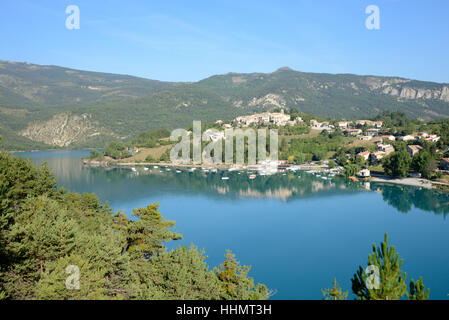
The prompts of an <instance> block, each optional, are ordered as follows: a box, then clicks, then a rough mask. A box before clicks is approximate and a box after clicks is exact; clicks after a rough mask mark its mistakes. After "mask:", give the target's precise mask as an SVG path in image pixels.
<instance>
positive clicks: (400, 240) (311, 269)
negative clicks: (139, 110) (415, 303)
mask: <svg viewBox="0 0 449 320" xmlns="http://www.w3.org/2000/svg"><path fill="white" fill-rule="evenodd" d="M20 154H21V155H22V156H29V157H30V158H31V159H32V161H33V163H35V164H41V163H42V162H44V161H45V162H47V163H48V165H49V167H50V168H51V169H52V171H53V173H54V175H55V177H56V178H57V180H58V183H59V185H61V186H64V187H65V188H66V189H68V190H70V191H75V192H88V193H91V192H94V193H96V194H97V195H98V196H99V197H100V199H101V200H102V201H108V203H109V205H110V206H111V207H112V208H114V209H115V210H119V209H120V210H122V211H125V212H126V213H127V214H131V213H132V209H133V208H136V207H139V206H146V205H147V204H149V203H153V202H158V203H159V204H160V208H159V210H160V211H161V213H162V215H163V216H165V217H167V219H169V220H175V221H176V230H177V231H178V232H180V233H182V235H183V237H184V239H183V240H180V241H175V242H172V243H168V244H167V246H168V247H169V248H174V247H176V246H178V245H190V244H191V243H194V244H195V245H197V246H198V247H199V248H204V249H205V251H206V254H207V256H208V259H207V262H208V264H209V266H211V267H212V266H217V265H219V264H220V263H221V262H222V261H223V259H224V254H225V251H226V249H231V250H232V251H233V253H235V254H236V256H237V259H238V260H239V261H240V262H241V263H242V264H245V265H251V266H252V268H251V271H250V276H252V277H253V278H254V279H255V281H256V282H262V283H265V284H266V285H267V286H268V287H269V288H270V289H273V290H275V292H276V294H275V295H274V296H273V297H272V299H321V298H322V294H321V288H326V287H329V286H331V284H332V281H333V279H334V278H337V281H338V282H339V283H340V285H341V286H342V287H343V289H344V290H348V291H349V292H350V298H353V297H354V296H353V295H352V293H351V281H350V279H351V277H352V276H353V274H354V273H355V272H356V270H357V269H358V266H359V265H361V266H363V267H364V268H365V267H366V264H367V260H368V254H369V253H371V250H372V243H376V244H379V243H380V242H381V241H382V240H383V236H384V233H385V232H388V235H389V242H390V244H392V245H395V246H396V249H397V251H398V252H399V254H400V256H401V257H402V258H403V259H404V264H403V266H402V270H404V271H406V272H407V279H410V278H415V279H417V278H419V277H420V276H422V277H423V279H424V284H425V285H426V286H427V287H429V288H430V297H431V299H448V298H449V296H448V294H449V274H448V269H449V268H448V267H449V250H448V245H449V222H448V217H447V215H448V213H449V195H448V194H445V193H442V192H439V191H434V190H425V189H419V188H414V187H406V186H393V185H387V184H376V183H371V184H369V183H365V184H363V183H354V182H348V181H346V180H344V179H342V178H333V179H332V180H331V181H330V180H324V179H322V178H320V177H316V176H314V175H312V174H308V173H305V172H299V171H297V172H296V173H292V174H289V173H286V174H285V175H283V174H282V173H280V174H276V175H273V176H257V178H256V179H254V180H250V179H249V178H248V174H247V173H245V172H242V173H241V174H238V172H227V171H226V172H223V171H221V172H220V171H219V172H217V173H203V172H201V170H196V171H195V172H194V173H189V172H188V171H187V170H183V171H182V172H181V173H176V172H175V170H173V169H172V170H171V171H167V168H158V169H154V168H152V169H151V170H148V171H144V170H143V168H142V167H140V168H139V167H136V168H137V172H133V171H132V170H131V169H130V168H119V169H110V168H109V169H105V168H89V167H85V166H83V164H82V162H81V161H80V158H81V157H83V156H87V155H88V152H87V151H46V152H30V153H20ZM223 175H225V176H228V177H230V179H229V180H222V179H221V176H223ZM407 282H408V281H407Z"/></svg>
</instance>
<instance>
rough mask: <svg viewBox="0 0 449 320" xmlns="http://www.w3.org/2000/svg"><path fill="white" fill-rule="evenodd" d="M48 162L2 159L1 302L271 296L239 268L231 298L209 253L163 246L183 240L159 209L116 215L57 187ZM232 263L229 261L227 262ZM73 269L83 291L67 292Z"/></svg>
mask: <svg viewBox="0 0 449 320" xmlns="http://www.w3.org/2000/svg"><path fill="white" fill-rule="evenodd" d="M55 183H56V181H55V179H54V178H53V177H52V175H51V174H50V172H49V170H48V168H47V167H46V166H45V165H44V166H42V168H37V167H34V166H32V165H31V162H30V161H29V159H26V160H24V159H22V158H19V157H13V156H10V155H8V154H6V153H2V154H0V205H1V211H0V222H1V225H0V226H1V229H0V298H1V299H4V298H7V299H228V298H234V299H250V298H254V299H266V298H268V295H267V292H268V290H267V289H266V287H265V286H264V285H261V284H257V285H254V284H253V283H254V282H253V279H252V278H249V277H248V276H247V272H248V271H249V268H248V267H244V268H242V267H240V266H238V265H236V269H233V270H235V271H236V273H235V274H233V277H232V283H233V285H234V286H235V287H234V291H233V294H232V295H231V294H229V292H227V291H226V290H225V286H224V282H223V281H224V280H223V278H222V274H221V271H222V270H226V268H224V269H217V271H215V270H209V269H208V267H207V265H206V263H205V258H206V256H205V255H204V252H203V251H199V250H198V249H197V248H196V247H193V246H192V247H190V248H186V247H178V248H176V249H174V250H171V251H167V249H166V247H165V245H164V243H166V242H169V241H173V240H177V239H181V237H182V236H181V235H180V234H179V233H177V232H175V231H174V230H173V229H174V226H175V222H174V221H169V220H166V219H165V218H164V217H162V215H161V213H160V212H159V211H158V209H159V204H157V203H154V204H150V205H148V206H147V207H145V208H137V209H134V211H133V214H132V217H130V218H128V217H127V216H126V215H125V214H124V213H123V212H120V211H119V212H116V213H115V212H113V211H112V210H111V208H110V207H109V206H108V205H107V204H102V203H101V202H100V201H99V199H98V197H97V196H95V195H93V194H78V193H70V192H66V191H65V190H64V189H58V188H56V186H55ZM226 265H227V264H226ZM68 266H76V267H77V268H78V270H79V289H68V288H67V286H66V281H67V279H68V277H69V276H70V275H69V274H67V270H68V269H67V267H68Z"/></svg>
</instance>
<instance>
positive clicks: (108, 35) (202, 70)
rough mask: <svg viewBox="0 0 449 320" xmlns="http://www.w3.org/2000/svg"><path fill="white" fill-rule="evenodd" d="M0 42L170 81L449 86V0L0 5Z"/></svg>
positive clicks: (4, 51)
mask: <svg viewBox="0 0 449 320" xmlns="http://www.w3.org/2000/svg"><path fill="white" fill-rule="evenodd" d="M69 5H76V6H78V8H79V11H80V16H79V17H80V20H79V21H80V25H79V29H71V30H70V29H68V28H67V27H66V19H67V18H68V17H69V15H70V14H67V13H66V8H67V6H69ZM369 5H376V6H377V7H378V8H379V27H380V29H368V28H367V27H366V24H365V21H366V19H367V18H368V17H369V16H370V14H367V13H366V12H365V10H366V8H367V6H369ZM0 39H1V41H0V59H1V60H9V61H19V62H30V63H36V64H43V65H58V66H64V67H69V68H74V69H81V70H89V71H101V72H110V73H119V74H129V75H134V76H140V77H144V78H150V79H157V80H165V81H198V80H201V79H204V78H206V77H209V76H211V75H215V74H224V73H228V72H243V73H249V72H273V71H275V70H276V69H278V68H280V67H284V66H288V67H290V68H292V69H295V70H299V71H304V72H326V73H355V74H360V75H382V76H400V77H405V78H411V79H417V80H425V81H435V82H445V83H449V54H448V53H449V1H448V0H430V1H422V0H370V1H364V0H314V1H313V0H296V1H282V0H278V1H276V0H273V1H264V0H257V1H252V0H237V1H234V0H222V1H215V0H208V1H202V0H190V1H186V0H184V1H170V0H165V1H161V0H159V1H153V0H142V1H137V0H135V1H133V0H128V1H123V0H120V1H116V0H108V1H99V0H86V1H84V0H69V1H67V0H14V1H6V0H3V1H1V3H0Z"/></svg>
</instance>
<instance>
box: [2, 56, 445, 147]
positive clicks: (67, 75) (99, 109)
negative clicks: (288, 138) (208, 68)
mask: <svg viewBox="0 0 449 320" xmlns="http://www.w3.org/2000/svg"><path fill="white" fill-rule="evenodd" d="M275 108H286V109H296V110H299V111H302V112H305V113H312V114H315V115H318V116H322V117H332V118H360V117H370V116H374V115H376V114H378V113H379V112H380V111H382V110H392V111H393V110H400V111H403V112H405V113H406V114H407V115H408V116H410V117H413V118H422V119H431V118H440V117H448V116H449V84H439V83H433V82H424V81H416V80H410V79H404V78H398V77H378V76H358V75H352V74H322V73H306V72H300V71H294V70H292V69H289V68H280V69H278V70H276V71H275V72H273V73H250V74H239V73H228V74H225V75H216V76H212V77H209V78H207V79H204V80H201V81H199V82H195V83H167V82H160V81H155V80H147V79H141V78H136V77H131V76H121V75H114V74H105V73H97V72H86V71H79V70H72V69H67V68H61V67H55V66H38V65H33V64H27V63H15V62H6V61H0V126H1V127H3V131H6V132H8V134H7V135H5V139H4V141H3V142H2V143H3V146H7V147H9V148H10V147H11V145H14V141H17V143H20V145H17V146H16V148H19V147H21V146H23V145H26V147H27V148H29V145H30V144H33V141H35V142H39V146H38V145H36V147H41V144H42V143H45V144H48V145H58V146H63V147H74V146H83V147H85V146H97V145H102V144H103V143H104V141H108V140H112V139H114V140H116V139H130V138H132V137H135V136H136V135H137V134H138V133H139V132H141V131H144V130H153V129H158V128H176V127H186V126H188V125H190V124H191V123H192V120H202V121H208V122H210V121H214V120H217V119H223V120H230V119H232V118H233V117H235V116H237V115H243V114H249V113H252V112H255V111H262V110H272V109H275ZM14 135H15V136H14ZM11 139H12V140H11ZM25 142H26V143H25Z"/></svg>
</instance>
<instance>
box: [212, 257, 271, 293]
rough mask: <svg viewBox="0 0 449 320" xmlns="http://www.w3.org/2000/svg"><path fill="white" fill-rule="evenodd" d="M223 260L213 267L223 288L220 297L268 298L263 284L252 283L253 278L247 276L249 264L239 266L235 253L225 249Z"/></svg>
mask: <svg viewBox="0 0 449 320" xmlns="http://www.w3.org/2000/svg"><path fill="white" fill-rule="evenodd" d="M225 258H226V259H225V261H224V262H223V263H222V264H221V265H220V266H219V267H218V268H215V269H214V272H215V273H216V274H217V277H218V279H219V280H220V281H221V283H222V288H223V289H224V291H223V294H222V298H223V299H226V300H227V299H232V300H248V299H250V300H262V299H268V297H269V295H270V293H269V292H268V289H267V287H266V286H265V285H261V284H257V285H254V280H253V279H252V278H250V277H248V272H249V270H250V269H251V267H250V266H241V265H240V263H239V262H238V261H237V260H236V259H235V254H233V253H232V252H231V251H230V250H227V251H226V254H225Z"/></svg>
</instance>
